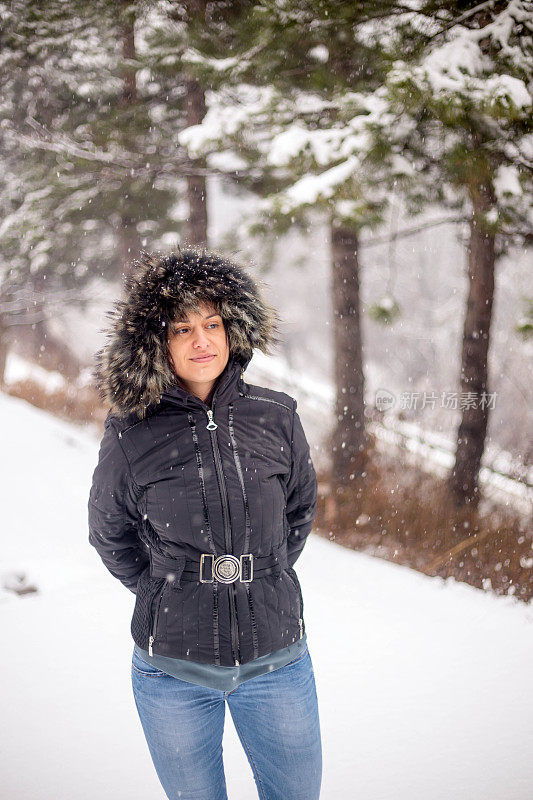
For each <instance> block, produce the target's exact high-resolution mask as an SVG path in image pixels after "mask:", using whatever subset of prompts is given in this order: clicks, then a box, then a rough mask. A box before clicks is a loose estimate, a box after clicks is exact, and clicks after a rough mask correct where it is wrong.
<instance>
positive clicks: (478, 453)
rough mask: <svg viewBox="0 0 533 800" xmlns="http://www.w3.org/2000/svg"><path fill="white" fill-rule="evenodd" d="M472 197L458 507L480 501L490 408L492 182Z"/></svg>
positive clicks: (454, 488) (453, 485)
mask: <svg viewBox="0 0 533 800" xmlns="http://www.w3.org/2000/svg"><path fill="white" fill-rule="evenodd" d="M470 197H471V202H472V217H471V220H470V243H469V248H468V300H467V306H466V315H465V320H464V327H463V346H462V355H461V392H462V393H463V392H464V393H469V394H464V395H463V394H462V399H463V403H462V405H464V408H463V410H462V416H461V422H460V424H459V428H458V431H457V449H456V453H455V465H454V467H453V470H452V473H451V475H450V478H449V485H450V489H451V493H452V496H453V499H454V501H455V503H456V505H457V506H458V507H459V506H464V505H471V506H472V507H473V508H475V507H476V506H477V504H478V501H479V487H478V477H479V469H480V465H481V457H482V455H483V450H484V447H485V436H486V432H487V425H488V419H489V408H490V403H489V402H488V401H489V398H488V396H487V395H488V389H487V387H488V367H487V359H488V352H489V334H490V323H491V319H492V303H493V297H494V262H495V247H494V245H495V238H494V234H493V233H492V232H490V231H488V230H487V223H486V221H485V215H486V214H487V212H488V211H490V210H491V208H493V206H494V192H493V188H492V186H491V185H490V183H487V184H485V185H481V186H479V187H474V188H472V189H471V191H470ZM470 393H472V394H470ZM469 398H470V399H471V400H472V402H469Z"/></svg>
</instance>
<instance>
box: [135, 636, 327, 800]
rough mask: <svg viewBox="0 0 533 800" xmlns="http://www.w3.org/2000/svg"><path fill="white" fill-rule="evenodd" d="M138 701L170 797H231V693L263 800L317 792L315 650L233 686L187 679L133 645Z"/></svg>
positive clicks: (303, 797)
mask: <svg viewBox="0 0 533 800" xmlns="http://www.w3.org/2000/svg"><path fill="white" fill-rule="evenodd" d="M131 675H132V687H133V695H134V698H135V704H136V706H137V711H138V712H139V717H140V720H141V724H142V727H143V731H144V735H145V737H146V741H147V743H148V748H149V750H150V755H151V756H152V761H153V762H154V766H155V769H156V771H157V775H158V777H159V780H160V781H161V785H162V786H163V788H164V790H165V792H166V795H167V797H168V798H169V800H227V797H228V796H227V792H226V778H225V775H224V765H223V762H222V734H223V731H224V716H225V711H226V700H227V702H228V706H229V710H230V713H231V716H232V719H233V722H234V725H235V728H236V730H237V734H238V736H239V739H240V741H241V744H242V746H243V747H244V750H245V752H246V756H247V758H248V761H249V762H250V766H251V768H252V772H253V775H254V779H255V783H256V786H257V791H258V794H259V798H260V800H318V797H319V794H320V783H321V779H322V746H321V739H320V723H319V717H318V702H317V695H316V688H315V677H314V672H313V665H312V662H311V656H310V655H309V650H308V648H306V649H305V650H304V651H303V653H300V655H299V656H298V657H297V658H296V659H295V660H294V661H291V662H290V663H289V664H287V665H286V666H284V667H280V668H279V669H277V670H273V671H272V672H268V673H266V674H265V675H259V676H258V677H256V678H251V679H250V680H247V681H245V682H244V683H241V685H240V686H238V687H237V688H236V689H233V691H227V692H224V691H222V690H220V689H209V688H207V687H205V686H197V685H196V684H194V683H189V682H188V681H182V680H180V679H179V678H174V677H173V676H171V675H167V674H166V673H165V672H161V670H159V669H156V668H155V667H153V666H152V665H151V664H147V663H146V662H145V661H143V660H142V659H141V658H139V657H138V656H137V654H136V653H135V652H134V653H133V657H132V669H131Z"/></svg>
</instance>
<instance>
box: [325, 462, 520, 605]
mask: <svg viewBox="0 0 533 800" xmlns="http://www.w3.org/2000/svg"><path fill="white" fill-rule="evenodd" d="M319 485H320V499H319V507H318V510H317V518H316V526H317V529H318V533H319V534H320V535H322V536H325V537H327V538H329V539H333V540H335V541H336V542H337V543H338V544H341V545H343V546H345V547H349V548H351V549H353V550H361V551H364V552H367V553H371V554H372V555H376V556H380V557H382V558H386V559H388V560H390V561H395V562H396V563H400V564H405V565H407V566H410V567H412V568H414V569H417V570H419V571H420V572H423V573H425V574H426V575H431V576H436V575H438V576H441V577H443V578H448V577H453V578H455V579H456V580H458V581H464V582H465V583H468V584H470V585H471V586H476V587H477V588H479V589H485V590H492V591H494V592H495V593H496V594H508V595H514V596H515V597H517V598H518V599H520V600H524V601H528V600H530V599H531V597H532V596H533V531H532V530H531V524H530V523H529V524H528V521H527V520H525V519H524V518H523V517H521V516H520V515H519V514H518V512H514V511H511V510H509V509H507V508H505V507H498V506H496V505H494V504H493V505H492V506H491V507H490V509H488V510H484V511H481V510H480V511H472V510H470V509H465V510H461V511H456V510H454V507H453V504H452V503H451V501H450V498H449V497H448V494H447V490H446V486H445V484H444V482H443V481H442V480H440V479H438V478H435V477H433V476H430V475H427V474H424V473H421V472H420V471H419V470H417V469H416V468H414V467H412V466H409V465H407V464H404V463H401V462H400V461H398V460H392V459H390V458H387V457H385V456H383V455H378V454H376V453H375V452H374V453H373V460H372V464H371V466H370V468H369V469H368V474H367V475H366V477H365V479H364V480H363V481H362V482H361V483H360V484H359V485H356V486H354V487H353V489H352V488H350V490H349V491H345V492H344V493H342V494H340V493H339V492H337V498H336V499H337V503H335V498H333V497H332V496H331V490H330V489H329V476H327V475H320V476H319ZM336 505H337V509H338V510H337V511H336V509H335V506H336ZM485 505H487V504H485Z"/></svg>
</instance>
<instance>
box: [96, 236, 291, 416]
mask: <svg viewBox="0 0 533 800" xmlns="http://www.w3.org/2000/svg"><path fill="white" fill-rule="evenodd" d="M202 301H205V302H209V303H211V304H212V305H213V306H214V307H215V308H216V309H217V311H218V312H219V314H220V315H221V317H222V319H223V321H224V326H225V328H226V331H227V334H228V337H229V347H230V358H231V357H234V358H236V359H238V360H239V361H241V363H243V365H244V364H245V363H247V362H248V361H249V360H250V358H251V357H252V354H253V350H254V348H255V347H257V348H259V350H262V351H263V352H264V353H268V352H269V348H270V347H271V346H272V345H274V344H276V343H277V342H278V341H279V340H278V323H279V318H278V315H277V312H276V311H275V309H274V308H272V307H271V306H268V305H267V304H266V303H265V302H264V300H263V299H262V297H261V291H260V285H259V282H258V281H256V280H253V279H252V278H251V277H250V276H249V275H248V274H247V273H246V272H245V271H244V269H243V268H242V267H240V266H238V265H237V264H235V263H233V262H231V261H229V260H228V259H226V258H224V257H223V256H220V255H218V254H216V253H212V252H205V251H200V250H196V249H194V248H188V249H187V250H183V251H179V252H178V253H172V254H170V255H162V254H158V253H148V252H146V251H141V257H140V259H139V261H136V262H134V270H133V272H132V274H131V275H130V276H129V277H128V278H126V280H125V297H124V299H123V300H119V301H118V302H116V303H115V305H114V308H113V310H111V311H109V312H107V314H106V316H107V317H108V318H109V319H110V320H111V321H112V325H111V326H110V328H109V329H108V331H107V343H106V345H105V346H104V347H103V348H102V349H101V350H99V351H98V352H97V353H96V356H95V361H96V367H95V370H94V377H95V380H96V386H97V388H98V390H99V393H100V396H101V398H102V400H104V402H107V403H108V404H109V405H110V406H111V410H112V412H113V413H116V414H117V415H118V416H125V415H127V414H129V413H134V414H136V415H137V416H139V417H140V418H143V417H144V416H145V414H146V408H147V407H148V406H149V405H151V404H153V403H158V402H159V401H160V398H161V395H162V393H163V392H164V391H166V390H168V389H169V388H170V386H171V385H172V384H173V383H175V381H176V375H175V373H174V371H173V369H172V367H171V365H170V362H169V359H168V349H167V333H168V331H169V330H170V323H171V322H172V321H173V320H175V319H176V318H179V317H181V316H182V315H183V314H184V313H185V311H191V310H197V309H198V304H199V303H201V302H202Z"/></svg>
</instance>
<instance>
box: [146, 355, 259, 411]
mask: <svg viewBox="0 0 533 800" xmlns="http://www.w3.org/2000/svg"><path fill="white" fill-rule="evenodd" d="M250 361H251V357H249V358H243V357H240V358H237V357H232V358H229V359H228V363H227V364H226V366H225V367H224V369H223V370H222V372H221V373H220V375H219V376H218V378H217V383H216V385H215V390H214V392H213V395H212V399H211V406H208V404H207V403H204V402H203V401H202V400H200V398H199V397H196V395H194V394H191V392H189V391H187V389H184V388H183V386H180V385H179V384H178V383H177V381H176V382H175V383H173V384H172V385H171V386H170V387H169V388H168V389H167V390H166V391H165V392H163V394H162V395H161V402H162V403H163V402H168V403H172V405H178V406H182V407H185V408H191V407H194V406H198V405H199V406H202V407H203V408H209V407H211V408H212V407H213V406H214V405H216V406H217V407H219V406H221V405H228V404H229V403H230V402H231V401H232V400H234V399H235V398H236V397H238V396H239V394H245V386H246V384H245V383H244V380H243V377H242V373H243V372H244V370H245V369H246V367H247V366H248V364H249V363H250Z"/></svg>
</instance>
